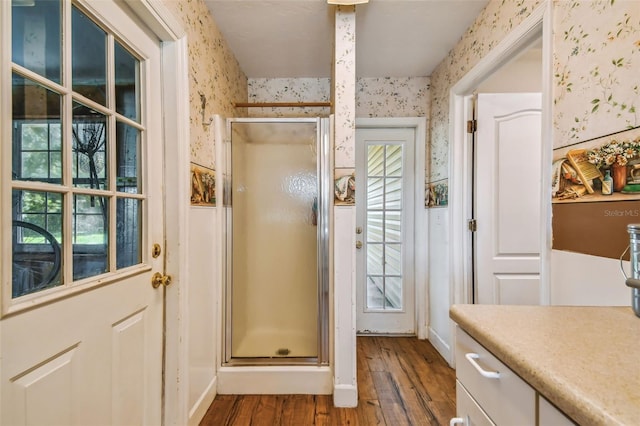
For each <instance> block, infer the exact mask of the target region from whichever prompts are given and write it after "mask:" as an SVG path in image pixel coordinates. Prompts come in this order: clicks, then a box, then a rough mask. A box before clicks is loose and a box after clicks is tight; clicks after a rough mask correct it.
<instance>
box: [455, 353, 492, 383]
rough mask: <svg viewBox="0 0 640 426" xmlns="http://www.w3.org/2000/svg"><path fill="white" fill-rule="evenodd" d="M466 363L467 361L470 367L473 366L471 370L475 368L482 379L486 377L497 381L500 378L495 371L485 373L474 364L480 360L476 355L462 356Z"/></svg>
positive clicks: (485, 371)
mask: <svg viewBox="0 0 640 426" xmlns="http://www.w3.org/2000/svg"><path fill="white" fill-rule="evenodd" d="M464 357H465V358H466V359H467V361H469V363H470V364H471V365H473V368H475V369H476V370H477V371H478V373H480V375H481V376H482V377H486V378H487V379H499V378H500V373H499V372H497V371H487V370H485V369H483V368H482V367H480V364H478V363H477V362H476V359H478V358H480V355H478V354H474V353H473V352H471V353H468V354H466V355H465V356H464Z"/></svg>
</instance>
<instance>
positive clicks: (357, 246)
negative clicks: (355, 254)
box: [356, 241, 362, 249]
mask: <svg viewBox="0 0 640 426" xmlns="http://www.w3.org/2000/svg"><path fill="white" fill-rule="evenodd" d="M356 248H357V249H361V248H362V241H356Z"/></svg>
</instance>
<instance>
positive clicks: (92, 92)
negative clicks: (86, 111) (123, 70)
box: [71, 7, 107, 105]
mask: <svg viewBox="0 0 640 426" xmlns="http://www.w3.org/2000/svg"><path fill="white" fill-rule="evenodd" d="M71 25H72V28H71V61H72V70H71V75H72V80H73V91H74V92H77V93H79V94H81V95H83V96H86V97H87V98H89V99H91V100H92V101H95V102H97V103H99V104H101V105H106V103H107V62H106V59H107V56H106V49H107V34H106V33H105V32H104V31H103V30H102V29H101V28H100V27H99V26H98V25H96V24H95V23H94V22H93V21H92V20H91V19H89V17H87V15H85V14H84V13H82V12H81V11H80V10H78V9H77V8H76V7H74V8H73V10H72V13H71Z"/></svg>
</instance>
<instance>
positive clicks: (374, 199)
mask: <svg viewBox="0 0 640 426" xmlns="http://www.w3.org/2000/svg"><path fill="white" fill-rule="evenodd" d="M383 185H384V179H380V178H368V179H367V208H368V209H381V208H382V205H383V198H382V197H383V196H384V194H383Z"/></svg>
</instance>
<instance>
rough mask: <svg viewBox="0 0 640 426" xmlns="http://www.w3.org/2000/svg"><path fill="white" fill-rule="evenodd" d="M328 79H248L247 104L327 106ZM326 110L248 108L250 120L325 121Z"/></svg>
mask: <svg viewBox="0 0 640 426" xmlns="http://www.w3.org/2000/svg"><path fill="white" fill-rule="evenodd" d="M330 85H331V80H330V79H329V78H250V79H249V102H255V103H259V102H330V101H331V86H330ZM329 113H330V108H329V107H304V108H303V107H274V108H249V116H250V117H327V116H328V115H329Z"/></svg>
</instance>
